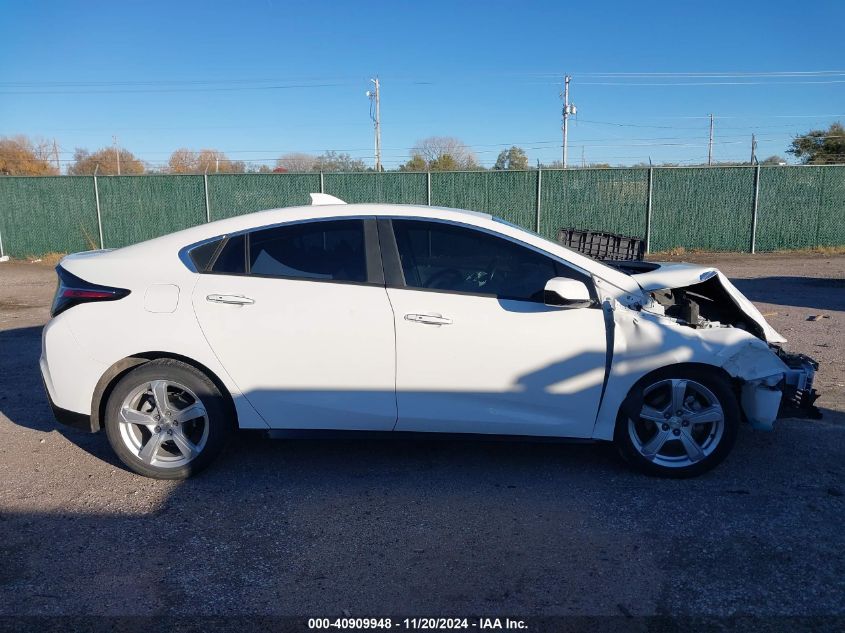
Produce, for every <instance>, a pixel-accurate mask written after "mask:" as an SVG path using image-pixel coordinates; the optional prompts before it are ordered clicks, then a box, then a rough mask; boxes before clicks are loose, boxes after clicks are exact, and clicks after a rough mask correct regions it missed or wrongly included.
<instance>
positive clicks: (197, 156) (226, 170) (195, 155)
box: [168, 147, 246, 174]
mask: <svg viewBox="0 0 845 633" xmlns="http://www.w3.org/2000/svg"><path fill="white" fill-rule="evenodd" d="M168 171H169V172H170V173H171V174H205V173H208V174H240V173H243V172H245V171H246V163H244V162H243V161H241V160H231V159H230V158H229V157H228V156H226V154H224V153H223V152H221V151H220V150H216V149H203V150H200V151H199V152H194V151H192V150H189V149H186V148H184V147H183V148H180V149H177V150H175V151H174V152H173V153H172V154H171V155H170V160H169V161H168Z"/></svg>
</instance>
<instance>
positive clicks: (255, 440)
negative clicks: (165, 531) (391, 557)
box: [0, 326, 619, 471]
mask: <svg viewBox="0 0 845 633" xmlns="http://www.w3.org/2000/svg"><path fill="white" fill-rule="evenodd" d="M42 329H43V328H42V327H40V326H32V327H25V328H18V329H10V330H0V350H2V351H3V352H4V356H5V357H6V359H7V361H6V365H7V366H6V368H5V371H3V372H2V373H0V413H3V415H5V416H6V417H7V418H8V419H9V420H10V421H11V422H12V423H13V424H16V425H17V426H21V427H24V428H27V429H30V430H32V431H36V432H38V433H51V432H57V433H59V434H60V435H62V437H64V438H65V439H66V440H68V441H69V442H70V443H72V444H74V445H75V446H77V447H79V448H80V449H82V450H84V451H85V452H87V453H89V454H90V455H91V456H93V457H95V458H97V459H100V460H102V461H104V462H106V463H108V464H109V465H111V466H113V467H116V468H120V469H122V470H127V469H126V467H125V466H124V465H123V463H122V462H121V461H120V460H119V459H118V457H117V456H116V455H115V454H114V451H113V450H112V449H111V447H110V446H109V443H108V439H107V438H106V435H105V433H89V432H86V431H84V430H79V429H75V428H73V427H69V426H65V425H63V424H60V423H58V422H57V421H56V420H55V418H54V416H53V413H52V411H51V409H50V405H49V401H48V399H47V396H46V391H45V388H44V385H43V382H42V380H41V373H40V369H39V364H38V361H39V357H40V353H41V331H42ZM592 356H595V357H594V358H593V357H592ZM603 359H604V354H595V355H591V358H589V359H588V358H583V357H582V358H579V359H577V363H589V362H594V363H601V362H603ZM563 372H565V368H564V367H563V366H558V367H555V366H552V367H551V368H546V369H544V370H540V371H539V372H537V375H536V376H535V374H529V375H528V376H526V382H525V383H524V384H521V388H523V389H524V388H525V387H526V386H528V387H530V388H531V389H542V388H543V385H542V384H540V383H545V382H555V381H556V380H557V379H559V378H560V377H561V376H562V375H563ZM538 376H542V377H543V380H541V381H538V378H537V377H538ZM337 394H338V392H327V395H329V396H332V397H336V396H337ZM347 395H348V394H347ZM353 395H354V394H353ZM470 395H471V394H470ZM266 435H267V434H266V433H264V432H261V431H250V430H242V431H239V432H238V433H237V434H236V435H235V437H234V439H233V441H232V443H231V446H230V447H229V450H228V451H227V452H226V456H225V457H224V458H223V459H222V460H221V461H223V462H224V463H228V464H230V466H231V467H234V468H238V469H239V468H241V467H249V468H253V469H256V468H257V469H264V468H266V469H267V470H272V468H273V467H274V464H277V463H278V462H279V460H283V461H286V460H290V459H294V458H295V459H297V460H299V459H301V456H302V455H306V456H308V457H307V459H306V461H307V462H308V463H314V462H316V463H320V462H323V465H324V466H327V465H328V464H327V461H332V460H335V459H337V458H338V457H340V456H342V457H343V461H344V462H346V461H348V460H349V459H351V460H352V461H353V462H356V461H359V460H363V461H372V460H373V459H387V460H390V459H393V458H394V457H395V456H396V455H397V454H400V455H406V456H407V455H412V454H419V455H428V456H434V455H441V456H442V455H444V454H453V455H454V457H455V459H457V460H458V461H461V462H463V461H466V460H468V459H470V460H479V459H481V460H490V462H491V463H493V462H496V463H499V462H501V461H502V460H505V461H506V462H514V464H520V463H521V464H523V465H527V464H528V463H529V462H534V461H535V460H537V459H540V460H541V461H542V460H549V459H550V460H552V461H555V462H556V461H557V460H558V458H559V457H561V456H566V461H567V462H569V463H573V464H580V465H581V466H582V467H586V468H589V467H590V465H591V464H592V465H594V466H598V467H600V468H608V467H609V468H610V469H611V470H612V471H613V470H616V469H617V468H619V465H618V464H617V462H616V460H615V456H614V455H613V452H612V451H609V450H608V449H607V447H606V446H604V445H601V444H595V445H589V446H585V445H584V443H583V442H580V443H576V444H568V443H566V440H563V441H559V440H556V439H555V438H519V439H515V438H508V437H504V436H490V437H486V436H475V435H473V436H461V435H444V436H442V437H441V436H440V434H425V433H422V434H410V435H409V434H403V433H397V434H396V437H392V436H391V434H390V433H387V434H380V435H378V436H371V435H367V434H360V439H359V436H357V435H355V434H352V435H349V436H344V437H342V438H338V437H332V436H331V434H329V435H328V436H324V435H321V434H320V433H319V432H316V433H314V434H313V435H312V436H309V434H308V433H307V432H306V433H305V434H304V435H303V436H302V437H298V438H293V439H292V438H286V439H285V441H272V440H269V439H268V438H267V437H266ZM525 440H534V441H528V442H526V441H525Z"/></svg>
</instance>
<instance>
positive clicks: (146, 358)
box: [91, 352, 238, 431]
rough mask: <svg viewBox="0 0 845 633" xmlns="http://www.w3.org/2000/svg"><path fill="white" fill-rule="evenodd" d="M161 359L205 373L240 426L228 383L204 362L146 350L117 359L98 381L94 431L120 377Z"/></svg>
mask: <svg viewBox="0 0 845 633" xmlns="http://www.w3.org/2000/svg"><path fill="white" fill-rule="evenodd" d="M161 359H171V360H178V361H179V362H182V363H185V364H186V365H190V366H191V367H193V368H194V369H196V370H197V371H199V372H202V373H203V374H205V375H206V376H207V377H208V379H209V380H211V382H213V383H214V386H215V387H217V389H218V390H219V391H220V393H221V394H223V398H224V399H225V401H226V404H227V406H228V408H229V414H230V416H229V419H230V420H231V421H232V426H233V427H234V428H235V429H237V428H238V412H237V409H236V408H235V401H234V399H233V398H232V394H231V393H229V390H228V389H227V388H226V385H224V384H223V381H222V380H220V378H219V377H218V376H217V374H215V373H214V372H213V371H211V370H210V369H209V368H208V367H206V366H205V365H203V364H202V363H199V362H197V361H195V360H193V359H191V358H188V357H187V356H180V355H179V354H173V353H171V352H144V353H143V354H135V355H133V356H129V357H127V358H124V359H122V360H119V361H117V362H116V363H115V364H114V365H112V366H111V367H109V368H108V370H106V372H105V373H104V374H103V375H102V377H101V378H100V380H99V382H98V383H97V387H96V388H95V389H94V397H93V399H92V402H91V430H92V431H99V430H101V429H102V428H103V420H104V419H105V415H106V404H107V403H108V401H109V396H110V395H111V392H112V390H113V389H114V387H115V385H117V383H118V382H119V381H120V379H121V378H123V377H124V376H125V375H126V374H128V373H129V372H130V371H132V370H133V369H135V368H136V367H139V366H140V365H143V364H145V363H148V362H150V361H152V360H161Z"/></svg>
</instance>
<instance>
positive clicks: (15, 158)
mask: <svg viewBox="0 0 845 633" xmlns="http://www.w3.org/2000/svg"><path fill="white" fill-rule="evenodd" d="M786 152H787V153H789V154H791V155H792V156H794V157H795V158H796V159H797V160H798V161H799V162H800V163H802V164H805V165H836V164H845V127H843V126H842V124H841V123H838V122H837V123H833V124H831V125H830V127H829V128H827V129H826V130H810V131H809V132H807V133H805V134H800V135H797V136H795V137H794V138H793V140H792V142H791V143H790V145H789V146H788V147H787V149H786ZM785 162H786V161H785V160H784V159H783V158H781V157H780V156H770V157H769V158H766V159H765V160H763V161H761V164H764V165H766V164H768V165H780V164H785ZM57 163H58V164H57ZM743 164H745V165H747V164H749V163H747V162H746V163H742V162H720V163H718V165H719V166H727V165H743ZM59 165H60V163H59V161H58V157H57V154H56V151H55V145H54V144H51V143H48V142H46V141H34V140H32V139H30V138H28V137H26V136H8V137H0V175H7V176H55V175H59V174H60V173H61V168H60V166H59ZM589 166H590V167H610V165H609V164H607V163H592V164H590V165H589ZM642 166H649V164H648V163H638V164H637V165H634V167H642ZM657 166H667V167H668V166H677V164H673V163H662V164H661V165H657ZM537 167H539V168H543V169H559V168H561V167H563V165H562V164H561V163H560V162H559V161H555V162H552V163H547V164H539V165H537ZM531 168H533V166H532V165H530V164H529V161H528V156H527V154H526V153H525V150H524V149H522V148H521V147H517V146H513V147H510V148H507V149H503V150H502V151H501V152H500V153H499V155H498V157H497V158H496V161H495V163H494V164H493V167H492V168H491V169H493V170H526V169H531ZM482 169H485V168H484V167H483V166H482V165H481V164H480V163H479V161H478V158H477V157H476V155H475V153H474V152H473V151H472V150H471V148H470V147H469V146H468V145H466V144H465V143H463V142H462V141H461V140H460V139H457V138H454V137H451V136H430V137H428V138H425V139H422V140H421V141H418V142H417V143H416V144H415V145H414V147H412V148H411V150H410V159H409V160H408V161H407V162H405V163H404V164H402V165H400V166H399V168H398V170H399V171H471V170H482ZM363 171H373V169H372V168H371V167H368V166H367V165H366V164H365V163H364V161H362V160H360V159H358V158H353V157H352V156H351V155H349V154H348V153H344V152H335V151H326V152H324V153H323V154H320V155H314V154H307V153H302V152H293V153H288V154H283V155H281V156H279V157H278V158H277V159H276V160H275V162H274V165H273V166H272V167H271V166H270V165H264V164H261V165H256V164H251V163H247V162H245V161H242V160H236V159H232V158H230V157H229V156H227V155H226V154H225V153H224V152H221V151H219V150H216V149H200V150H191V149H188V148H179V149H177V150H175V151H174V152H173V153H172V154H171V155H170V159H169V160H168V162H167V164H166V165H162V166H158V167H156V166H151V165H149V164H147V163H145V162H144V161H143V160H141V159H139V158H138V157H136V156H135V155H134V154H133V153H132V152H130V151H129V150H127V149H124V148H117V147H104V148H102V149H99V150H96V151H93V152H91V151H89V150H87V149H82V148H77V149H76V150H75V151H74V154H73V159H72V160H71V161H70V162H69V163H68V165H67V169H66V173H67V174H68V175H70V176H90V175H93V174H95V173H96V174H102V175H116V174H118V173H120V174H127V175H130V174H149V173H163V174H206V173H209V174H214V173H222V174H239V173H285V172H363Z"/></svg>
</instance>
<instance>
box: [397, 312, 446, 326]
mask: <svg viewBox="0 0 845 633" xmlns="http://www.w3.org/2000/svg"><path fill="white" fill-rule="evenodd" d="M405 320H406V321H410V322H411V323H424V324H426V325H451V324H452V319H449V318H447V317H444V316H441V315H439V314H406V315H405Z"/></svg>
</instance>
